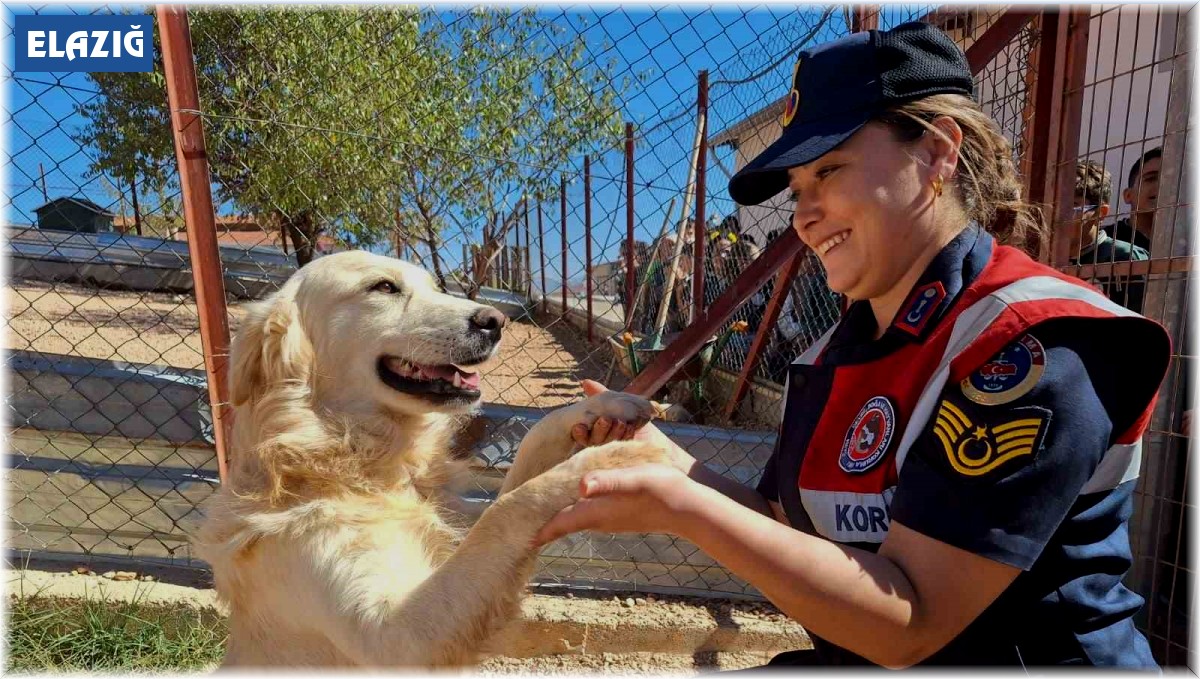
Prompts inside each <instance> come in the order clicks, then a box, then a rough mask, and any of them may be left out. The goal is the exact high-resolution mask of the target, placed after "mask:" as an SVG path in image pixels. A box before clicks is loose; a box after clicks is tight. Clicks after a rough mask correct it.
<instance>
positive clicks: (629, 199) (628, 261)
mask: <svg viewBox="0 0 1200 679" xmlns="http://www.w3.org/2000/svg"><path fill="white" fill-rule="evenodd" d="M635 261H636V260H635V259H634V252H633V123H625V329H626V330H628V329H629V328H630V327H632V326H633V314H632V313H630V307H631V306H633V295H634V287H635V283H634V278H635V276H634V268H635V266H634V265H635Z"/></svg>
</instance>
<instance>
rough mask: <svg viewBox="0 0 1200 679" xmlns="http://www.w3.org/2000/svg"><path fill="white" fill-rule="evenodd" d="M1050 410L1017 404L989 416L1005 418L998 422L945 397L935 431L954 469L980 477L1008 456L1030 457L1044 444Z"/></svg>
mask: <svg viewBox="0 0 1200 679" xmlns="http://www.w3.org/2000/svg"><path fill="white" fill-rule="evenodd" d="M988 414H989V415H991V414H992V413H991V412H989V413H988ZM1049 414H1050V413H1049V411H1047V410H1045V409H1042V408H1018V409H1015V410H1002V411H997V412H996V413H995V415H996V416H997V417H993V418H989V419H1001V418H1003V419H1002V421H1001V422H999V423H993V422H988V423H983V422H978V423H977V422H973V421H972V420H971V418H970V417H969V416H968V415H967V414H966V413H965V412H963V409H962V408H960V407H958V406H956V405H955V404H953V403H951V402H950V401H948V400H946V399H943V400H942V402H941V405H940V406H938V412H937V418H936V420H935V421H934V426H933V433H934V435H936V436H937V439H938V441H940V442H941V444H942V450H944V451H945V453H946V459H947V460H948V461H949V462H950V467H951V468H953V469H954V471H956V472H958V473H959V474H962V475H964V476H971V477H979V476H983V475H985V474H987V473H989V472H991V471H993V470H995V469H996V468H997V467H1000V466H1001V465H1003V464H1004V463H1006V462H1008V461H1009V460H1013V459H1016V458H1020V457H1024V456H1029V459H1030V460H1031V459H1032V458H1033V456H1034V455H1035V454H1036V452H1037V450H1038V448H1039V447H1041V444H1042V436H1043V435H1044V434H1045V432H1046V425H1047V423H1048V422H1049V419H1050V418H1049ZM1028 461H1029V460H1026V462H1028Z"/></svg>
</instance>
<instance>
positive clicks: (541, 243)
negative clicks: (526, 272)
mask: <svg viewBox="0 0 1200 679" xmlns="http://www.w3.org/2000/svg"><path fill="white" fill-rule="evenodd" d="M537 211H538V263H539V266H538V274H539V275H540V276H541V279H542V313H546V309H547V307H546V234H545V233H543V232H542V197H541V195H538V201H537ZM530 285H532V283H530Z"/></svg>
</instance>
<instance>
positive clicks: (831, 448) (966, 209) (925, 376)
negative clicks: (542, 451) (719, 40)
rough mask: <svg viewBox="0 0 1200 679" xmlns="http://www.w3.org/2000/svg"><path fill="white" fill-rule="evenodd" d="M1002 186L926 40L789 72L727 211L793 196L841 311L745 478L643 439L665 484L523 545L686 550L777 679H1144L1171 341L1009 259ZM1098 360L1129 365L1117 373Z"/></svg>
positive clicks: (592, 433) (627, 491)
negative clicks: (786, 672) (735, 608)
mask: <svg viewBox="0 0 1200 679" xmlns="http://www.w3.org/2000/svg"><path fill="white" fill-rule="evenodd" d="M791 102H794V104H793V103H791ZM1020 186H1021V184H1020V182H1019V181H1018V179H1017V176H1016V173H1015V169H1014V167H1013V162H1012V153H1011V148H1010V146H1009V144H1008V142H1007V141H1006V140H1005V138H1004V137H1003V135H1001V133H1000V130H999V127H998V125H997V124H996V123H995V122H994V121H992V120H991V119H990V118H988V117H987V116H986V115H985V114H983V113H982V112H981V110H980V108H979V106H978V104H977V102H976V101H975V87H974V82H973V80H972V76H971V71H970V68H969V66H968V64H967V61H966V58H965V57H964V55H963V54H962V52H961V51H959V50H958V48H957V47H956V46H955V45H954V43H953V42H952V41H951V40H950V39H949V38H948V37H947V36H946V35H944V34H943V33H941V32H939V31H938V30H937V29H935V28H932V27H930V26H928V25H926V24H923V23H910V24H903V25H900V26H897V27H895V28H893V29H891V30H889V31H875V30H871V31H864V32H861V33H856V34H854V35H852V36H849V37H846V38H843V39H840V40H837V41H835V42H832V43H828V44H825V45H822V46H819V47H816V48H814V49H811V50H805V51H803V52H802V53H801V54H800V59H799V63H798V64H797V66H796V69H795V71H794V74H793V80H792V83H791V95H790V97H789V105H788V107H787V112H786V115H785V119H784V129H783V134H782V136H781V138H780V139H779V140H778V141H777V142H776V143H774V144H773V145H771V146H770V147H768V148H767V149H766V150H765V151H764V152H763V153H762V154H760V155H759V156H758V157H757V158H755V159H754V160H752V161H750V162H749V163H748V164H747V165H746V166H745V167H743V168H742V169H741V170H740V171H739V172H738V173H737V175H736V176H734V177H733V179H732V180H731V182H730V194H731V195H732V197H733V198H734V200H736V201H737V202H739V203H742V204H757V203H761V202H763V201H764V200H766V199H768V198H771V197H772V196H774V195H776V194H778V193H779V192H781V191H783V190H784V189H787V188H789V187H790V189H791V192H792V196H793V200H794V203H795V208H794V215H793V219H792V228H793V229H795V231H796V233H797V234H798V235H799V237H800V239H801V240H802V241H803V242H804V243H805V244H806V245H807V246H808V247H809V248H811V249H812V250H813V251H814V252H815V253H816V255H817V256H818V257H819V259H820V261H821V264H822V265H823V266H824V268H825V271H826V273H827V276H828V281H829V286H830V287H831V288H832V289H833V290H834V291H836V292H840V293H843V294H845V295H846V296H847V297H849V298H850V299H851V300H854V302H853V304H851V305H850V307H849V308H848V309H847V311H846V313H845V314H844V315H843V317H842V319H841V321H840V322H839V323H838V324H837V325H835V326H834V327H833V328H831V329H830V330H829V332H827V333H826V334H825V335H824V336H823V337H821V338H820V339H819V340H817V341H816V342H815V343H814V344H813V345H812V346H811V347H810V348H809V349H808V350H807V351H806V352H805V353H804V354H803V355H802V356H801V357H800V358H799V359H798V360H797V362H796V364H794V365H792V366H791V367H790V368H789V371H788V378H787V387H786V394H785V398H786V401H785V410H784V415H783V423H782V426H781V429H780V431H779V435H778V437H777V442H778V443H777V447H776V449H775V452H774V454H773V455H772V457H771V459H770V460H769V461H768V463H767V465H766V469H765V470H764V473H763V476H762V479H761V481H760V482H759V484H758V486H757V488H755V489H750V488H745V487H742V486H740V485H738V484H736V483H735V482H732V481H730V480H728V479H725V478H724V477H721V476H719V475H717V474H716V473H714V472H712V471H711V470H709V469H707V468H706V467H704V465H702V464H699V463H698V462H697V461H696V460H695V459H694V458H692V457H691V456H690V455H689V454H688V453H687V452H686V451H684V450H682V449H680V448H678V447H676V446H674V444H672V443H671V442H670V441H669V440H667V439H666V438H665V437H663V436H662V435H661V434H660V433H659V432H658V431H657V430H656V429H654V427H652V426H648V427H646V428H644V429H643V430H641V431H639V432H638V434H637V436H636V437H635V438H641V439H645V440H653V441H657V442H658V443H660V444H661V445H663V446H664V447H667V448H670V449H672V450H673V455H674V458H673V461H672V464H670V465H659V466H646V467H641V468H634V469H623V470H606V471H599V472H594V473H592V474H590V475H588V476H587V477H585V480H584V484H585V490H584V493H583V497H582V498H581V499H580V501H579V502H577V503H576V504H574V505H573V506H572V507H569V508H567V509H566V510H564V511H562V512H561V513H560V514H559V515H558V516H557V517H556V518H555V519H553V520H552V521H551V522H550V523H549V524H548V525H547V526H546V527H544V528H543V530H542V532H541V534H540V536H539V539H541V540H551V539H554V538H556V537H558V536H561V535H563V534H566V533H570V532H573V531H578V530H605V531H614V532H622V531H631V532H658V531H661V532H667V533H673V534H676V535H679V536H682V537H684V538H686V539H688V540H690V541H692V542H694V543H695V544H697V545H698V546H699V547H701V548H702V549H703V550H705V551H706V552H708V553H709V554H710V555H711V556H712V557H713V558H714V559H716V560H717V561H719V562H720V563H721V564H722V565H724V566H725V567H727V568H729V569H730V570H731V571H733V572H735V573H736V574H737V575H739V576H741V577H742V578H744V579H745V580H746V581H748V582H749V583H751V584H752V585H754V586H755V587H756V588H758V590H759V591H761V592H762V593H764V594H765V595H766V596H767V597H768V598H770V599H771V600H772V601H773V602H774V603H775V604H776V605H777V606H779V608H780V609H781V610H783V611H784V612H786V613H788V614H789V615H791V616H792V617H794V618H795V619H796V620H798V621H799V622H800V623H801V624H803V625H804V627H805V628H806V629H807V630H808V631H809V632H810V633H811V634H812V636H813V643H814V649H813V650H812V651H805V652H792V653H784V654H782V655H780V656H778V657H776V658H775V659H774V660H773V661H772V663H771V664H773V665H856V664H878V665H884V666H888V667H906V666H910V665H917V664H927V665H1013V666H1029V665H1038V666H1040V665H1059V664H1063V665H1079V664H1082V665H1103V666H1116V667H1130V668H1133V667H1137V668H1145V667H1153V666H1154V659H1153V658H1152V657H1151V655H1150V650H1149V647H1148V645H1147V643H1146V639H1145V638H1144V637H1143V636H1142V635H1141V634H1140V633H1139V632H1138V631H1137V630H1136V629H1135V628H1134V625H1133V616H1134V615H1135V613H1136V612H1137V610H1138V608H1139V607H1140V606H1141V604H1142V601H1141V599H1140V598H1139V597H1138V596H1137V595H1136V594H1134V593H1133V592H1131V591H1130V590H1128V589H1126V588H1125V586H1124V585H1123V584H1122V583H1121V578H1122V576H1123V575H1124V573H1125V571H1126V570H1127V569H1128V568H1129V566H1130V562H1131V560H1132V559H1131V555H1130V546H1129V540H1128V526H1127V521H1128V517H1129V515H1130V512H1131V510H1132V502H1133V489H1134V485H1135V484H1136V479H1137V475H1138V471H1139V461H1140V451H1141V439H1142V435H1143V433H1144V432H1145V430H1146V427H1147V425H1148V422H1149V416H1150V414H1151V412H1152V411H1153V405H1154V398H1155V393H1156V391H1157V389H1158V386H1159V383H1160V382H1161V380H1162V378H1163V376H1164V374H1165V371H1166V368H1167V363H1168V358H1169V355H1170V348H1169V340H1168V339H1167V335H1166V333H1165V331H1164V330H1163V328H1162V327H1161V326H1159V325H1158V324H1156V323H1153V322H1151V321H1149V320H1147V319H1145V318H1143V317H1141V316H1139V315H1137V314H1135V313H1133V312H1131V311H1129V310H1127V309H1124V308H1121V307H1120V306H1118V305H1116V304H1113V303H1112V302H1110V301H1109V300H1108V299H1107V298H1106V297H1104V296H1103V295H1101V294H1100V293H1098V292H1097V291H1096V290H1094V289H1092V288H1090V287H1088V286H1086V285H1084V284H1083V283H1082V282H1081V281H1078V280H1076V279H1072V278H1069V277H1067V276H1064V275H1061V274H1059V273H1058V272H1056V271H1054V270H1053V269H1050V268H1049V267H1045V266H1042V265H1041V264H1039V263H1037V262H1036V261H1034V260H1033V259H1031V258H1030V257H1029V256H1028V255H1027V254H1026V252H1025V248H1029V249H1036V248H1037V247H1038V246H1039V245H1040V241H1041V237H1042V233H1043V227H1042V223H1041V221H1040V217H1039V216H1038V214H1037V212H1036V211H1035V210H1034V209H1033V208H1032V206H1030V205H1028V204H1027V203H1025V202H1024V200H1023V199H1022V196H1021V193H1020ZM1115 335H1119V336H1121V337H1119V338H1114V336H1115ZM1098 337H1103V338H1104V344H1102V343H1101V342H1100V340H1098V339H1097V338H1098ZM1114 339H1116V341H1123V342H1130V343H1131V346H1138V347H1140V348H1141V349H1142V350H1141V351H1140V352H1139V353H1138V354H1137V355H1136V356H1135V357H1132V358H1131V360H1129V361H1127V362H1124V363H1122V364H1120V365H1116V366H1114V365H1113V364H1112V362H1111V361H1110V360H1108V351H1107V349H1106V347H1107V346H1111V344H1108V343H1109V342H1111V341H1113V340H1114ZM1101 366H1103V369H1101ZM1118 385H1119V386H1118ZM585 389H586V390H587V391H588V392H589V393H591V394H600V393H602V392H603V391H604V388H603V387H601V386H600V385H596V384H588V385H586V386H585ZM608 430H609V427H608V424H606V423H604V422H598V423H597V424H596V426H594V427H591V428H586V427H579V428H577V431H576V432H575V436H576V440H577V442H578V443H580V444H595V443H600V442H603V441H604V440H607V439H606V435H605V434H604V432H606V431H608ZM598 432H599V433H598Z"/></svg>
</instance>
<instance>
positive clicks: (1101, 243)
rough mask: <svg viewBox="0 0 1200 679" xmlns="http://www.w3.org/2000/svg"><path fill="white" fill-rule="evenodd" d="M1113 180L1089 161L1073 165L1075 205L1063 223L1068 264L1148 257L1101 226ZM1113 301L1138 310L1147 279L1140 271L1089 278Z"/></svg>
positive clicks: (1148, 255)
mask: <svg viewBox="0 0 1200 679" xmlns="http://www.w3.org/2000/svg"><path fill="white" fill-rule="evenodd" d="M1111 197H1112V179H1111V177H1110V176H1109V174H1108V170H1106V169H1104V166H1103V165H1101V164H1100V163H1097V162H1095V161H1092V160H1083V161H1080V162H1079V163H1078V164H1077V165H1076V166H1075V208H1074V211H1073V217H1072V219H1071V220H1070V221H1068V222H1067V223H1066V225H1065V228H1066V229H1067V242H1068V244H1069V252H1070V256H1071V264H1104V263H1111V262H1131V261H1132V262H1137V261H1144V260H1147V259H1150V253H1148V252H1146V251H1145V250H1144V249H1142V248H1140V247H1138V246H1136V245H1131V244H1130V243H1127V242H1125V241H1122V240H1117V239H1116V238H1113V237H1111V236H1109V235H1108V232H1106V231H1104V230H1102V229H1101V228H1100V222H1101V221H1103V220H1104V218H1105V217H1107V216H1108V211H1109V206H1108V201H1109V198H1111ZM1090 282H1092V283H1093V284H1095V285H1096V286H1097V287H1099V288H1100V289H1101V290H1103V291H1104V294H1106V295H1108V298H1109V299H1111V300H1112V301H1114V302H1116V303H1117V304H1120V305H1121V306H1124V307H1125V308H1127V309H1130V310H1132V311H1136V312H1138V313H1141V311H1142V296H1143V294H1144V292H1145V287H1146V279H1145V276H1144V275H1140V274H1137V275H1135V274H1125V273H1115V272H1114V273H1112V274H1109V275H1105V276H1099V277H1093V278H1092V280H1091V281H1090Z"/></svg>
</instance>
